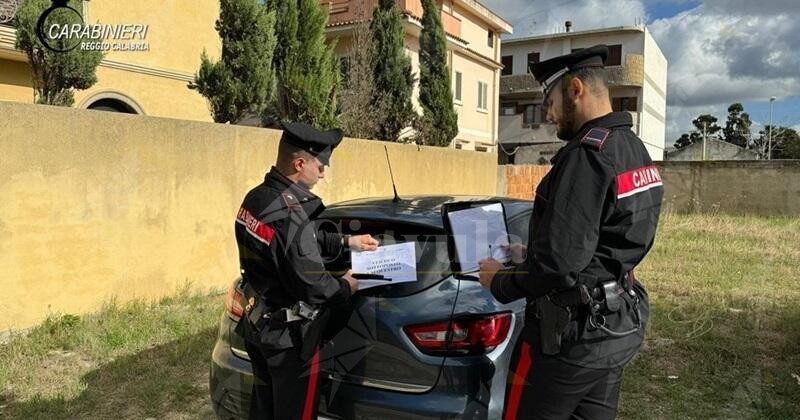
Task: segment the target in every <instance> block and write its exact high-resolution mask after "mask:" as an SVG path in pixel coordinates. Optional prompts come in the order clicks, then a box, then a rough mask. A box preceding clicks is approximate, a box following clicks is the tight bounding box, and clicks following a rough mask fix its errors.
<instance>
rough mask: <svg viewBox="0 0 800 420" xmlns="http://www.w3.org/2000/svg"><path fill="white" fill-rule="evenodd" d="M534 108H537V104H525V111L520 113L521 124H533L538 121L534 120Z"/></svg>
mask: <svg viewBox="0 0 800 420" xmlns="http://www.w3.org/2000/svg"><path fill="white" fill-rule="evenodd" d="M536 108H538V106H536V105H534V104H528V105H525V113H523V114H522V123H523V124H534V123H537V122H538V121H536Z"/></svg>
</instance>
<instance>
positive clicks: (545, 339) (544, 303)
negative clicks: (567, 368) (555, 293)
mask: <svg viewBox="0 0 800 420" xmlns="http://www.w3.org/2000/svg"><path fill="white" fill-rule="evenodd" d="M535 307H536V318H538V319H539V331H540V335H541V337H540V339H541V344H542V353H544V354H547V355H554V354H558V353H559V352H560V351H561V337H562V336H563V334H564V330H565V329H566V327H567V324H569V321H570V319H572V313H571V311H570V309H569V308H568V307H563V306H559V305H557V304H555V303H554V302H553V301H552V300H551V299H550V296H549V295H544V296H542V297H540V298H538V299H536V303H535Z"/></svg>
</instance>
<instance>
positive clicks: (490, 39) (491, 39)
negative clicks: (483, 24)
mask: <svg viewBox="0 0 800 420" xmlns="http://www.w3.org/2000/svg"><path fill="white" fill-rule="evenodd" d="M486 45H487V46H489V48H494V32H492V30H491V29H489V30H488V31H487V37H486Z"/></svg>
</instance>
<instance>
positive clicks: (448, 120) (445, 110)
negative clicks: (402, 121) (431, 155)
mask: <svg viewBox="0 0 800 420" xmlns="http://www.w3.org/2000/svg"><path fill="white" fill-rule="evenodd" d="M422 8H423V13H422V34H421V35H420V41H419V42H420V48H419V75H420V77H419V81H420V87H419V102H420V105H421V106H422V110H423V114H422V117H421V118H420V119H419V121H418V123H417V124H416V128H417V131H418V132H419V137H420V139H421V140H422V143H424V144H428V145H432V146H448V145H450V142H451V141H452V140H453V138H455V136H456V135H457V134H458V115H456V112H455V109H453V93H452V91H451V89H450V70H449V69H448V68H447V55H446V54H447V43H446V38H445V34H444V28H443V27H442V18H441V15H440V13H441V11H440V9H439V7H438V5H437V4H436V2H435V1H434V0H422Z"/></svg>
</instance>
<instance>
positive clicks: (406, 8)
mask: <svg viewBox="0 0 800 420" xmlns="http://www.w3.org/2000/svg"><path fill="white" fill-rule="evenodd" d="M0 1H2V0H0ZM395 1H396V2H397V7H398V8H400V11H401V12H403V13H405V14H407V15H410V16H413V17H415V18H417V19H421V18H422V13H423V9H422V2H421V1H420V0H395ZM320 2H321V3H322V4H323V5H325V6H327V7H328V11H329V13H330V17H329V18H328V26H337V25H347V24H350V23H355V22H359V21H364V20H370V19H372V12H373V11H374V10H375V8H376V7H378V2H377V0H361V1H357V0H320ZM442 26H443V27H444V31H445V32H447V33H448V34H450V35H451V36H454V37H456V38H461V19H459V18H457V17H455V16H453V15H452V14H450V13H447V12H445V11H442Z"/></svg>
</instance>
